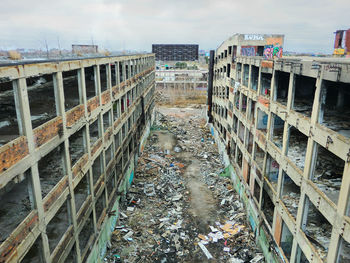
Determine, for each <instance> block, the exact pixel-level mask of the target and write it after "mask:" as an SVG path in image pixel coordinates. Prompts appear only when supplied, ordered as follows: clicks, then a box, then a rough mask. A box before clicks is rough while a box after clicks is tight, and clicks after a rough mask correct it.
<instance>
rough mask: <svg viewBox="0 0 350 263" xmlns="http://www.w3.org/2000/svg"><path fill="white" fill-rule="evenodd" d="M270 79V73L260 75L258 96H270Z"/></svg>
mask: <svg viewBox="0 0 350 263" xmlns="http://www.w3.org/2000/svg"><path fill="white" fill-rule="evenodd" d="M271 79H272V74H270V73H261V89H260V95H263V96H268V97H269V96H270V90H271Z"/></svg>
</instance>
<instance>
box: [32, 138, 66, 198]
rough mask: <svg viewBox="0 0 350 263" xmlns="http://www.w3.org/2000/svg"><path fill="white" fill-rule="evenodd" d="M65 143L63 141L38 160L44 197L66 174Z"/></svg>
mask: <svg viewBox="0 0 350 263" xmlns="http://www.w3.org/2000/svg"><path fill="white" fill-rule="evenodd" d="M64 155H65V153H64V145H63V143H61V144H60V145H59V146H57V147H56V148H55V149H53V150H52V151H51V152H50V153H48V154H47V155H45V156H44V157H43V158H41V159H40V160H39V162H38V168H39V177H40V185H41V192H42V197H43V198H44V197H45V196H46V195H47V194H48V193H49V192H50V191H51V190H52V188H53V187H54V186H55V185H56V184H57V183H58V182H59V181H60V180H61V179H62V178H63V176H64V175H65V173H66V172H65V167H64V165H63V164H64V162H63V160H64Z"/></svg>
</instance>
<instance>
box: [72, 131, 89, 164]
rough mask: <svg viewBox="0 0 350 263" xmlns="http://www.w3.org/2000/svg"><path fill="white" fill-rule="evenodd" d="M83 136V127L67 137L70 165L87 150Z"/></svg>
mask: <svg viewBox="0 0 350 263" xmlns="http://www.w3.org/2000/svg"><path fill="white" fill-rule="evenodd" d="M85 138H86V136H85V127H83V128H82V129H80V130H79V131H77V132H75V133H74V134H72V135H71V136H70V137H69V154H70V159H71V164H72V166H74V164H75V163H76V162H77V161H78V160H79V159H80V158H81V157H82V156H83V155H84V154H85V153H86V152H87V149H86V143H85V140H86V139H85Z"/></svg>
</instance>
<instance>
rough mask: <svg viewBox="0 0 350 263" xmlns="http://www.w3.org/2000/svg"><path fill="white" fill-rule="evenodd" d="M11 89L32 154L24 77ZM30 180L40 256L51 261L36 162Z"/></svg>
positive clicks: (31, 135)
mask: <svg viewBox="0 0 350 263" xmlns="http://www.w3.org/2000/svg"><path fill="white" fill-rule="evenodd" d="M18 69H19V70H20V71H21V73H22V74H23V75H24V72H23V67H22V66H19V67H18ZM22 74H21V75H22ZM13 89H14V95H15V102H16V108H17V109H16V111H17V112H19V115H20V116H21V119H20V121H19V122H20V125H19V126H20V128H21V130H22V134H23V135H25V136H26V137H27V142H28V150H29V154H33V153H34V152H35V144H34V137H33V129H32V122H31V117H30V107H29V98H28V93H27V83H26V79H25V78H20V79H18V80H16V81H13ZM30 181H31V184H32V190H33V194H34V196H33V199H34V202H35V208H36V209H37V211H38V220H39V228H40V232H41V246H42V253H43V254H42V258H43V259H44V260H45V261H46V262H51V260H50V248H49V240H48V238H47V234H46V221H45V213H44V207H43V201H42V197H41V187H40V178H39V169H38V163H37V162H36V163H35V164H33V165H32V166H31V180H30Z"/></svg>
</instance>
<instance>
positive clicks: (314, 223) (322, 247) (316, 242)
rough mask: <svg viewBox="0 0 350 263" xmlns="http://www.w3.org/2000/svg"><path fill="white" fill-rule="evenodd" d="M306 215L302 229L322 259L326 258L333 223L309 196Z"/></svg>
mask: <svg viewBox="0 0 350 263" xmlns="http://www.w3.org/2000/svg"><path fill="white" fill-rule="evenodd" d="M304 217H305V222H303V225H302V229H303V231H304V232H305V235H306V236H307V238H308V239H309V241H310V242H311V243H312V245H313V246H314V247H315V249H316V251H317V252H318V254H319V256H320V257H321V259H322V260H325V259H326V257H327V252H328V247H329V244H330V241H331V234H332V225H331V224H330V223H329V222H328V221H327V219H326V218H325V217H324V216H323V215H322V213H321V212H320V211H319V210H318V209H317V208H316V207H315V206H314V204H313V203H312V202H311V201H310V199H309V198H308V197H306V199H305V210H304Z"/></svg>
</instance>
